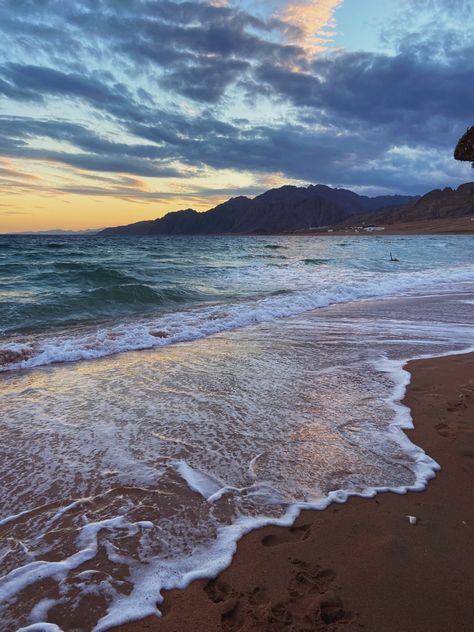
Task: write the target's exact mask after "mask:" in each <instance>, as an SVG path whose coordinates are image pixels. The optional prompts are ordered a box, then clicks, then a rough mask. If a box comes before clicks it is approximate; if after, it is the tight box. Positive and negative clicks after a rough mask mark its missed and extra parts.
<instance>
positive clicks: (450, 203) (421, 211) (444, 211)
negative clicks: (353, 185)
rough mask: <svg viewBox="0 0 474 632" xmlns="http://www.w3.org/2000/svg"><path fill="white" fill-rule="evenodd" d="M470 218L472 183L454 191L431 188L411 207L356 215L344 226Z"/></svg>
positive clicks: (473, 196) (473, 207) (473, 209)
mask: <svg viewBox="0 0 474 632" xmlns="http://www.w3.org/2000/svg"><path fill="white" fill-rule="evenodd" d="M467 215H473V216H474V182H467V183H466V184H461V186H459V187H458V188H457V189H451V188H450V187H446V188H445V189H434V190H433V191H430V192H429V193H427V194H426V195H423V196H422V197H421V198H419V199H418V200H416V201H415V202H414V203H411V204H402V205H400V206H391V207H387V208H383V209H380V210H378V211H375V212H371V213H364V214H361V215H356V216H355V217H351V218H350V219H348V220H346V221H345V222H344V224H346V225H347V224H354V223H357V224H362V223H365V224H375V225H391V224H406V223H408V222H420V221H426V220H434V219H452V218H457V217H464V216H467Z"/></svg>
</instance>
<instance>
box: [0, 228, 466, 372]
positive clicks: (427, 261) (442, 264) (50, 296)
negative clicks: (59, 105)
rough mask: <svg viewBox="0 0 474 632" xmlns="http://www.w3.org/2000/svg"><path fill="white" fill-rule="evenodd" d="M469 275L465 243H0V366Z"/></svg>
mask: <svg viewBox="0 0 474 632" xmlns="http://www.w3.org/2000/svg"><path fill="white" fill-rule="evenodd" d="M390 252H392V253H393V255H394V256H395V257H397V258H398V259H399V262H398V263H392V262H390V261H389V259H390ZM473 266H474V240H473V238H472V237H470V236H452V237H444V236H441V237H439V236H436V237H369V238H360V237H359V238H357V237H313V236H309V237H240V238H239V237H225V238H219V237H209V238H206V237H161V238H160V237H158V238H136V237H135V238H133V237H131V238H126V237H123V238H114V239H110V238H109V239H106V238H100V237H61V238H59V237H45V236H41V237H27V236H16V237H11V236H3V237H0V299H1V300H0V352H1V351H3V352H4V354H3V356H0V361H1V360H2V358H3V363H2V364H3V368H18V367H20V366H21V367H24V366H38V365H42V364H49V363H51V362H58V361H65V360H80V359H88V358H91V357H100V356H105V355H110V354H113V353H116V352H119V351H127V350H134V349H144V348H152V347H156V346H162V345H165V344H170V343H173V342H179V341H184V340H192V339H195V338H200V337H205V336H208V335H211V334H213V333H216V332H218V331H225V330H229V329H234V328H238V327H241V326H246V325H249V324H252V323H256V322H269V321H271V320H274V319H277V318H281V317H285V316H290V315H295V314H298V313H302V312H304V311H307V310H309V309H313V308H318V307H324V306H326V305H330V304H334V303H345V302H349V301H352V300H356V299H362V298H369V297H377V296H386V295H399V294H403V293H406V292H407V291H411V290H413V289H415V288H419V287H424V286H426V287H430V286H431V285H432V286H436V285H437V284H438V283H441V284H443V283H450V282H453V281H457V280H462V279H463V278H466V279H468V278H470V276H472V270H473ZM5 352H9V353H5Z"/></svg>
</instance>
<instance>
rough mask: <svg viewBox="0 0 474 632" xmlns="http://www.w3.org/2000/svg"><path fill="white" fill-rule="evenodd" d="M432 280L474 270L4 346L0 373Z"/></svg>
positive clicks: (373, 278) (159, 342)
mask: <svg viewBox="0 0 474 632" xmlns="http://www.w3.org/2000/svg"><path fill="white" fill-rule="evenodd" d="M433 275H435V276H436V283H437V286H438V287H439V284H440V283H442V282H443V281H444V282H454V281H463V280H466V279H471V278H472V276H473V267H472V266H467V267H452V268H448V269H445V270H429V271H425V272H418V273H417V272H412V273H408V272H404V273H401V274H399V275H387V276H385V277H384V278H383V279H381V278H380V277H379V276H377V275H374V274H371V275H366V277H364V278H363V279H362V280H361V279H353V280H352V281H351V279H349V282H347V283H346V284H344V285H339V284H337V283H335V284H334V283H333V284H332V285H330V286H328V285H327V284H325V285H322V286H320V287H316V288H312V289H304V290H299V291H296V292H293V293H291V294H288V295H283V296H269V297H266V298H263V299H259V300H252V301H247V302H244V301H242V302H240V303H233V304H222V305H219V306H214V307H208V308H204V309H195V310H189V311H185V312H175V313H173V314H168V315H163V316H161V317H160V318H158V319H156V320H153V321H146V322H143V321H142V322H138V323H128V324H122V325H116V326H113V327H110V328H109V329H100V330H98V331H96V332H92V333H89V334H84V333H83V332H82V333H79V332H78V333H76V334H73V335H72V336H70V337H63V338H61V337H58V336H56V337H51V338H47V339H45V340H44V341H42V342H38V343H37V344H36V346H35V347H33V346H31V345H28V344H26V345H25V344H22V343H9V344H5V345H3V346H2V351H6V352H8V351H10V352H13V353H18V354H24V357H25V358H26V359H23V360H21V361H19V362H16V363H15V362H12V363H9V364H4V365H2V366H1V367H0V371H10V370H16V369H25V368H33V367H37V366H43V365H47V364H53V363H57V362H74V361H79V360H92V359H95V358H100V357H104V356H109V355H113V354H116V353H121V352H124V351H138V350H142V349H152V348H157V347H162V346H165V345H169V344H174V343H178V342H188V341H191V340H196V339H199V338H205V337H208V336H211V335H213V334H216V333H220V332H223V331H231V330H233V329H239V328H241V327H247V326H250V325H256V324H259V323H267V322H272V321H274V320H278V319H281V318H286V317H288V316H296V315H297V314H302V313H304V312H306V311H311V310H314V309H318V308H321V307H327V306H329V305H334V304H341V303H348V302H353V301H359V300H364V299H369V298H385V297H389V296H396V295H399V294H400V293H403V292H404V291H406V290H412V289H415V288H423V287H426V286H427V285H428V286H429V285H430V283H432V282H433V280H434V276H433ZM154 332H155V335H154ZM156 332H158V335H156Z"/></svg>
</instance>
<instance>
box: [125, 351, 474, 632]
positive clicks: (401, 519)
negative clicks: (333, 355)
mask: <svg viewBox="0 0 474 632" xmlns="http://www.w3.org/2000/svg"><path fill="white" fill-rule="evenodd" d="M408 369H409V371H410V372H411V373H412V382H411V384H410V386H409V388H408V392H407V396H406V398H405V403H406V405H407V406H409V407H410V408H411V410H412V416H413V419H414V424H415V430H412V431H409V432H408V434H409V436H410V438H411V440H412V441H414V442H415V443H416V444H418V445H421V446H422V447H423V448H424V449H425V450H426V451H427V452H428V453H429V454H430V455H431V456H432V457H433V458H434V459H436V460H437V461H438V463H439V464H440V465H441V467H442V470H441V472H439V473H438V475H437V477H436V479H434V480H432V481H431V482H430V483H429V485H428V487H427V489H426V490H425V491H423V492H419V493H409V494H406V495H397V494H393V493H386V494H379V495H378V496H377V497H376V498H373V499H362V498H351V499H350V500H349V501H348V502H347V503H345V504H343V505H332V506H331V507H329V509H327V510H325V511H322V512H317V511H307V512H304V513H302V514H301V516H300V517H299V519H298V521H297V522H296V524H295V526H294V527H293V528H290V529H285V528H277V527H266V528H263V529H259V530H256V531H253V532H252V533H250V534H249V535H247V536H246V537H245V538H243V539H242V540H241V541H240V542H239V544H238V549H237V553H236V555H235V557H234V560H233V562H232V564H231V566H230V567H229V568H228V569H227V570H225V571H224V572H222V573H221V575H220V576H219V577H218V578H217V579H214V580H198V581H195V582H194V583H192V584H191V585H190V586H189V587H188V588H187V589H186V590H184V591H170V592H168V593H166V594H165V601H164V604H163V605H162V610H163V617H162V618H161V619H156V618H149V619H146V620H143V621H141V622H137V623H133V624H129V625H126V626H121V627H120V628H116V629H115V630H116V632H118V631H120V632H142V631H143V632H144V631H149V632H155V631H156V632H213V631H216V632H217V631H226V632H237V631H248V632H250V631H262V632H263V631H268V632H280V631H281V632H283V631H288V632H303V631H305V632H310V631H312V630H326V631H328V632H331V631H334V630H343V631H346V632H352V631H356V630H357V631H360V630H366V631H368V632H454V631H456V632H471V631H472V630H474V608H473V607H472V604H473V602H474V544H473V543H474V530H473V525H474V487H473V482H474V481H473V479H474V354H468V355H461V356H451V357H446V358H440V359H434V360H422V361H415V362H410V363H409V364H408ZM407 515H411V516H415V517H416V519H417V522H416V524H415V525H411V524H410V523H409V521H408V518H407V517H406V516H407Z"/></svg>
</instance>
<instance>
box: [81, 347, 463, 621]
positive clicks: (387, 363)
mask: <svg viewBox="0 0 474 632" xmlns="http://www.w3.org/2000/svg"><path fill="white" fill-rule="evenodd" d="M471 352H474V345H473V346H469V347H467V348H464V349H461V350H454V351H447V352H444V353H434V354H423V355H418V356H414V357H411V358H406V359H403V360H389V359H387V358H384V359H383V360H378V361H376V362H374V364H375V365H376V366H377V368H378V369H379V370H381V371H384V372H388V373H390V374H391V375H392V376H393V377H394V381H395V386H394V388H393V390H392V393H391V395H390V396H389V397H388V398H387V400H386V401H387V402H388V403H389V405H390V406H391V407H392V408H393V410H394V412H395V416H394V419H393V421H392V422H391V424H390V427H389V431H391V432H393V434H394V437H395V438H396V440H397V442H398V443H399V444H400V445H401V446H402V447H403V448H404V449H405V450H406V451H408V453H410V454H412V455H414V457H415V464H416V468H415V476H416V480H415V483H414V484H413V485H406V486H399V487H388V486H380V487H367V488H366V489H364V490H362V491H358V492H355V491H350V490H347V491H346V490H335V491H332V492H330V493H329V494H328V495H327V496H326V497H325V498H323V499H321V500H319V501H317V502H304V503H293V504H291V505H290V506H289V507H288V510H287V512H286V513H285V515H284V516H282V517H281V518H270V517H265V516H261V517H259V518H240V519H238V520H237V521H236V522H234V523H233V524H232V525H228V526H224V527H221V528H220V530H219V531H218V538H217V540H216V542H215V543H214V544H213V545H212V546H211V547H210V548H207V549H202V550H199V551H196V552H195V553H193V555H191V556H190V557H188V558H185V559H182V560H179V561H178V562H176V560H174V561H173V562H171V563H166V562H164V563H160V565H159V568H156V567H155V568H151V569H150V570H149V571H148V572H146V573H145V574H144V575H142V576H141V578H140V581H138V582H137V583H136V584H135V588H134V590H133V592H132V593H131V594H130V595H129V596H127V597H120V598H119V600H118V601H116V602H115V604H114V605H113V606H112V608H111V609H110V610H109V612H108V613H107V615H105V616H104V617H103V618H102V619H101V620H100V621H99V622H98V624H97V625H96V627H95V628H94V630H93V632H106V631H107V630H109V629H110V628H112V627H115V626H118V625H124V624H126V623H129V622H132V621H139V620H141V619H143V618H145V617H146V616H151V615H155V616H160V613H159V611H158V608H157V606H158V605H159V604H161V603H162V601H163V598H162V595H161V592H162V591H163V590H170V589H185V588H186V587H187V586H189V584H190V583H191V582H193V581H194V580H196V579H204V578H212V577H216V576H217V575H218V574H219V573H220V572H222V571H223V570H224V569H225V568H227V567H228V566H229V565H230V563H231V561H232V558H233V556H234V554H235V551H236V549H237V542H238V541H239V540H240V539H241V538H242V537H243V536H244V535H246V534H247V533H249V532H251V531H253V530H255V529H258V528H261V527H264V526H270V525H271V526H281V527H290V526H291V525H293V524H294V522H295V520H296V519H297V517H298V516H299V514H300V513H301V511H303V510H319V511H320V510H324V509H326V508H327V507H328V506H329V505H330V504H332V503H334V502H336V503H344V502H346V501H347V500H348V498H350V497H351V496H358V497H362V498H373V497H374V496H376V495H377V494H378V493H382V492H392V493H396V494H406V493H407V492H410V491H421V490H423V489H425V487H426V485H427V483H428V481H429V480H430V479H431V478H433V477H434V476H435V474H436V472H437V471H438V470H439V469H440V466H439V465H438V463H436V461H435V460H434V459H432V458H431V457H429V456H428V455H427V454H426V453H425V452H424V450H423V449H422V448H420V447H418V446H416V445H415V444H413V443H412V442H411V441H410V439H409V438H408V436H407V435H406V434H405V433H404V432H403V429H409V428H413V419H412V416H411V413H410V409H409V408H408V407H407V406H405V405H404V404H402V403H401V401H402V399H403V398H404V396H405V393H406V389H407V386H408V385H409V383H410V380H411V374H410V373H409V372H408V371H407V370H406V369H405V368H404V367H405V366H406V364H407V363H408V362H411V361H414V360H423V359H430V358H438V357H447V356H453V355H463V354H466V353H471ZM254 460H255V459H254ZM180 467H181V468H182V467H183V466H182V464H181V465H180ZM186 467H187V468H189V466H186ZM194 472H195V471H194V470H192V468H189V471H188V474H189V476H190V478H191V479H192V477H193V476H194ZM198 491H199V490H198ZM171 565H172V566H171ZM160 575H161V577H163V579H161V581H160V580H159V576H160Z"/></svg>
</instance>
